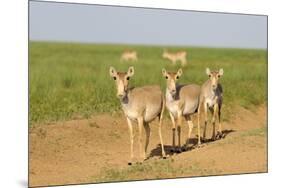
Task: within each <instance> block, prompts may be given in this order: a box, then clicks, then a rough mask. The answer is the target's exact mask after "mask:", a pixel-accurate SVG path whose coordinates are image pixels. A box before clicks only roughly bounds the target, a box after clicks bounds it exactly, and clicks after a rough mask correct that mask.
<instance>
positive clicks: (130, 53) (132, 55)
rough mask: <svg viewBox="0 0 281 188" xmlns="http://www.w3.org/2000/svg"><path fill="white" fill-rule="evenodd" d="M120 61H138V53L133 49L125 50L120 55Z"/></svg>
mask: <svg viewBox="0 0 281 188" xmlns="http://www.w3.org/2000/svg"><path fill="white" fill-rule="evenodd" d="M120 61H138V54H137V51H135V50H125V51H124V52H123V53H122V54H121V57H120Z"/></svg>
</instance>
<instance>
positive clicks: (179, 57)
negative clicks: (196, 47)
mask: <svg viewBox="0 0 281 188" xmlns="http://www.w3.org/2000/svg"><path fill="white" fill-rule="evenodd" d="M162 57H163V58H164V59H168V60H170V61H171V62H172V64H173V65H175V64H176V62H177V61H180V62H181V65H182V66H185V65H186V64H187V62H186V51H178V52H175V53H172V52H168V51H167V50H164V52H163V54H162Z"/></svg>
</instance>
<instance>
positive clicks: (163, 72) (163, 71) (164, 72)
mask: <svg viewBox="0 0 281 188" xmlns="http://www.w3.org/2000/svg"><path fill="white" fill-rule="evenodd" d="M162 74H163V76H164V77H165V76H166V75H167V71H166V69H164V68H163V69H162Z"/></svg>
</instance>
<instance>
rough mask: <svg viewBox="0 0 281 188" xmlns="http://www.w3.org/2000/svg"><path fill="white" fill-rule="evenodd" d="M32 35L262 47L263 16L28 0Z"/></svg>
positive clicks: (83, 40)
mask: <svg viewBox="0 0 281 188" xmlns="http://www.w3.org/2000/svg"><path fill="white" fill-rule="evenodd" d="M29 19H30V20H29V38H30V40H32V41H62V42H81V43H113V44H115V43H116V44H142V45H160V46H167V45H172V46H207V47H230V48H259V49H266V48H267V17H266V16H260V15H241V14H223V13H210V12H196V11H183V10H166V9H149V8H131V7H130V8H129V7H116V6H102V5H86V4H69V3H55V2H36V1H30V12H29Z"/></svg>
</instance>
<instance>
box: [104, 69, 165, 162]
mask: <svg viewBox="0 0 281 188" xmlns="http://www.w3.org/2000/svg"><path fill="white" fill-rule="evenodd" d="M109 73H110V76H111V77H113V79H114V80H115V84H116V88H117V97H118V98H119V99H120V102H121V106H122V109H123V111H124V113H125V116H126V119H127V123H128V127H129V131H130V140H131V160H130V162H129V163H128V164H129V165H131V164H132V161H133V158H134V154H133V145H134V144H133V140H134V139H133V127H132V122H133V121H136V122H137V123H138V128H139V151H140V155H141V161H144V160H145V159H146V150H147V146H148V143H149V137H150V126H149V123H150V122H151V121H153V120H154V119H155V118H157V117H158V118H159V137H160V143H161V148H162V157H163V158H165V157H166V154H165V150H164V146H163V140H162V135H161V126H162V117H163V112H164V109H165V98H164V96H163V94H162V91H161V89H160V86H143V87H137V88H129V87H128V85H129V79H130V77H132V76H133V75H134V68H133V67H129V69H128V71H127V72H116V70H115V69H114V68H113V67H110V69H109ZM143 128H144V129H145V132H146V142H145V148H143V140H142V131H143ZM143 149H144V150H143Z"/></svg>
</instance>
